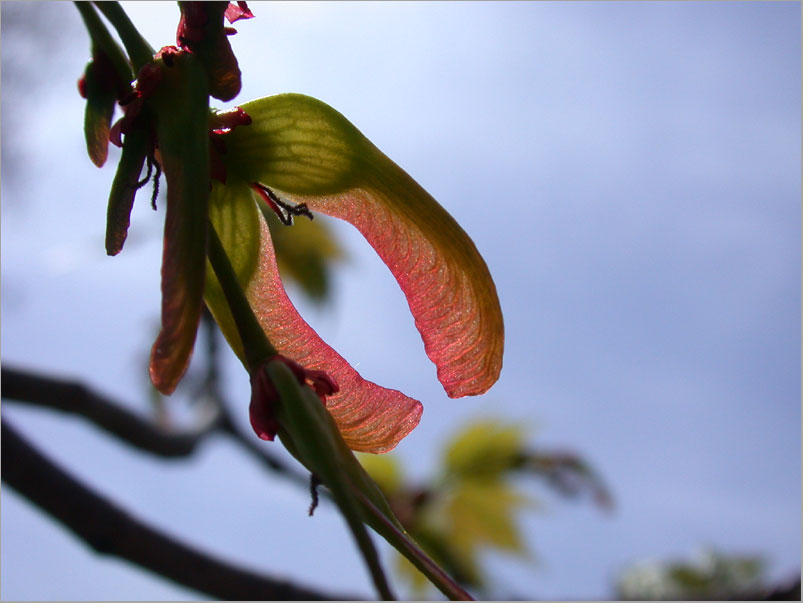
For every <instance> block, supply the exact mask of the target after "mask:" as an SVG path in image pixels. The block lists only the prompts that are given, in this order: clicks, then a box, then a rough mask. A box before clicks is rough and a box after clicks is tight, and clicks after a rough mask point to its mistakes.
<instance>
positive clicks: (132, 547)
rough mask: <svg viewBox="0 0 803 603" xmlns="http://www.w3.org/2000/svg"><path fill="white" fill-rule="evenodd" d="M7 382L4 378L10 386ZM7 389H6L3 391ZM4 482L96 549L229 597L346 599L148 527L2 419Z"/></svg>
mask: <svg viewBox="0 0 803 603" xmlns="http://www.w3.org/2000/svg"><path fill="white" fill-rule="evenodd" d="M5 386H6V383H5V381H4V382H3V387H4V389H5ZM4 393H5V392H4ZM0 437H2V477H3V481H4V482H6V483H7V484H8V485H10V486H11V487H12V488H14V489H15V490H17V491H18V492H19V493H20V494H22V495H23V496H25V497H26V498H28V499H29V500H30V501H31V502H33V503H34V504H36V505H37V506H39V507H40V508H41V509H42V510H44V511H45V512H47V513H48V514H50V515H51V516H52V517H54V518H56V519H57V520H58V521H60V522H61V523H62V524H64V525H65V526H66V527H67V528H69V529H70V530H71V531H72V532H73V533H75V534H76V535H77V536H78V537H79V538H81V539H82V540H84V541H85V542H86V543H87V544H89V546H91V547H92V548H93V549H94V550H95V551H97V552H98V553H101V554H105V555H112V556H115V557H120V558H122V559H126V560H128V561H131V562H133V563H135V564H137V565H139V566H141V567H144V568H147V569H149V570H151V571H153V572H156V573H157V574H159V575H161V576H164V577H167V578H169V579H171V580H174V581H176V582H178V583H179V584H182V585H184V586H187V587H189V588H192V589H195V590H198V591H201V592H203V593H206V594H209V595H211V596H213V597H218V598H220V599H225V600H291V601H297V600H310V599H316V600H320V599H323V600H343V599H346V600H348V599H353V598H354V597H353V596H351V595H326V594H324V593H322V592H318V591H315V590H312V589H308V588H305V587H301V586H296V585H294V584H292V583H290V582H287V581H284V580H278V579H273V578H268V577H264V576H260V575H258V574H255V573H253V572H249V571H246V570H243V569H240V568H237V567H235V566H233V565H230V564H228V563H226V562H224V561H220V560H218V559H215V558H213V557H211V556H209V555H206V554H204V553H201V552H199V551H197V550H195V549H192V548H190V547H189V546H187V545H185V544H182V543H180V542H178V541H176V540H173V539H171V538H169V537H167V536H165V535H164V534H162V533H160V532H158V531H156V530H154V529H153V528H151V527H149V526H147V525H145V524H144V523H142V522H141V521H140V520H138V519H136V518H135V517H133V516H131V515H130V514H129V513H127V512H126V511H124V510H123V509H121V508H120V507H118V506H116V505H114V504H112V503H111V502H109V501H108V500H106V499H105V498H103V497H102V496H100V495H99V494H97V493H96V492H94V491H93V490H91V489H90V488H88V487H87V486H85V485H83V484H82V483H80V482H79V481H78V480H76V479H75V478H73V477H72V476H70V475H69V474H67V473H66V472H64V471H63V470H62V469H60V468H59V467H57V466H56V465H55V464H53V463H52V462H51V461H50V460H49V459H48V458H46V457H45V456H43V455H42V454H41V453H39V452H38V451H37V450H35V449H34V448H33V447H32V446H31V445H30V444H28V442H26V441H25V439H24V438H22V436H20V435H19V434H18V433H17V432H16V431H15V430H14V429H13V428H12V427H11V426H10V425H9V424H8V421H7V420H3V423H2V436H0Z"/></svg>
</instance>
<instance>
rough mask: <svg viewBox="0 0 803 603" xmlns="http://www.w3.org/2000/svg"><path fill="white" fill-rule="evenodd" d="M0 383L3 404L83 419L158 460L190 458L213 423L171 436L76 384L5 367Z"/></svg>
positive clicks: (0, 375)
mask: <svg viewBox="0 0 803 603" xmlns="http://www.w3.org/2000/svg"><path fill="white" fill-rule="evenodd" d="M0 380H1V381H2V386H3V389H2V397H3V399H4V400H14V401H16V402H20V403H23V404H29V405H33V406H42V407H45V408H51V409H53V410H59V411H62V412H66V413H71V414H74V415H79V416H82V417H84V418H85V419H88V420H89V421H91V422H92V423H94V424H95V425H97V426H98V427H100V428H101V429H103V430H105V431H107V432H109V433H111V434H113V435H115V436H117V437H118V438H120V439H121V440H123V441H124V442H126V443H128V444H130V445H132V446H134V447H136V448H139V449H141V450H144V451H146V452H150V453H151V454H156V455H158V456H164V457H177V456H188V455H190V454H192V453H193V452H194V450H195V448H196V446H197V445H198V444H199V443H200V442H201V440H202V439H203V438H204V436H205V435H206V434H207V433H208V432H209V431H210V430H211V429H212V428H213V427H214V426H215V422H216V418H215V417H212V418H211V419H210V420H209V421H208V422H207V423H206V424H204V425H202V426H201V427H200V428H199V429H196V430H193V431H181V432H170V431H165V430H164V429H161V428H159V427H157V426H156V425H154V424H153V423H152V422H151V421H148V420H146V419H143V418H142V417H140V416H139V415H138V414H136V413H133V412H131V411H130V410H128V409H126V408H125V407H124V406H123V405H121V404H119V403H117V402H114V401H112V400H110V399H109V398H105V397H103V396H101V395H99V394H97V393H95V392H94V391H92V390H91V389H89V388H88V387H86V386H85V385H83V384H81V383H77V382H75V381H67V380H62V379H56V378H53V377H45V376H43V375H38V374H35V373H29V372H26V371H23V370H19V369H13V368H7V367H5V366H4V367H3V368H2V372H1V373H0Z"/></svg>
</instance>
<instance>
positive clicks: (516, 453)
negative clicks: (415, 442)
mask: <svg viewBox="0 0 803 603" xmlns="http://www.w3.org/2000/svg"><path fill="white" fill-rule="evenodd" d="M523 440H524V429H523V428H522V427H521V426H520V425H505V424H502V423H499V422H496V421H492V420H488V421H480V422H477V423H474V424H471V425H469V426H468V427H467V428H465V429H463V430H462V431H461V432H460V433H459V434H458V435H457V437H455V439H454V440H452V442H451V443H450V444H449V445H448V446H447V448H446V452H445V455H444V472H445V474H446V475H447V476H454V477H460V478H479V479H495V478H499V477H500V476H501V474H502V473H504V472H505V471H508V470H509V469H511V468H512V467H513V466H515V465H516V463H517V461H518V459H519V458H520V457H521V453H522V446H523V444H522V443H523Z"/></svg>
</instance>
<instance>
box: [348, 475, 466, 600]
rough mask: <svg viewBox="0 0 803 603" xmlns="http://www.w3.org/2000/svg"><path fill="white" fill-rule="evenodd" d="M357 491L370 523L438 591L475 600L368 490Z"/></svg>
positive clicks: (450, 595) (355, 489)
mask: <svg viewBox="0 0 803 603" xmlns="http://www.w3.org/2000/svg"><path fill="white" fill-rule="evenodd" d="M354 492H355V494H356V496H357V498H358V499H359V501H360V503H361V504H362V505H363V508H364V509H365V511H366V523H367V524H368V525H369V526H371V527H372V528H373V529H374V531H375V532H377V533H378V534H379V535H381V536H382V537H383V538H384V539H385V540H386V541H387V542H388V543H389V544H390V545H391V546H393V547H394V548H395V549H396V550H397V551H398V552H399V553H401V554H402V555H404V556H405V557H406V558H407V560H408V561H410V563H412V564H413V565H414V566H415V567H417V568H418V570H419V571H420V572H421V573H422V574H424V575H425V576H426V577H427V578H429V581H430V582H432V584H434V585H435V586H436V587H437V588H438V590H440V591H441V592H442V593H443V594H444V595H446V596H447V597H449V599H450V600H452V601H473V600H474V598H473V597H472V596H471V595H470V594H468V593H467V592H466V591H465V590H464V589H463V588H462V587H461V586H460V585H459V584H458V583H457V582H455V581H454V580H453V579H452V577H451V576H449V574H447V573H446V572H444V571H443V570H442V569H441V567H440V566H439V565H438V564H437V563H435V562H434V561H433V560H432V559H430V557H429V556H428V555H427V554H426V553H425V552H424V551H423V550H422V549H421V547H420V546H419V545H418V544H417V543H416V542H415V541H414V540H413V539H412V538H410V536H409V535H408V534H407V533H406V532H405V531H404V530H403V529H399V528H398V527H397V526H396V525H395V524H394V522H393V521H391V519H390V518H389V517H388V516H387V515H386V514H385V513H383V512H382V511H380V510H379V509H378V508H377V507H376V505H374V503H373V502H372V501H371V500H370V499H369V498H368V497H367V496H366V495H365V493H363V492H361V491H360V490H359V489H358V488H354Z"/></svg>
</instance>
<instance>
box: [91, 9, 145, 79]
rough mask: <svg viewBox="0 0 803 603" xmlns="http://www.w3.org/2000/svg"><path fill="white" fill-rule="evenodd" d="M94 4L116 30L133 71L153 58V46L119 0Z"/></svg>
mask: <svg viewBox="0 0 803 603" xmlns="http://www.w3.org/2000/svg"><path fill="white" fill-rule="evenodd" d="M95 6H96V7H97V9H98V10H99V11H100V12H101V13H103V16H104V17H106V18H107V19H108V20H109V23H111V24H112V25H113V26H114V29H116V30H117V34H118V35H119V36H120V39H121V40H122V41H123V46H125V49H126V51H127V52H128V56H129V57H131V63H132V64H133V65H134V71H139V70H140V69H141V68H142V67H144V66H145V65H147V64H148V63H150V62H151V61H152V60H153V55H154V51H153V48H151V45H150V44H148V42H147V41H146V40H145V38H143V37H142V36H141V35H140V33H139V31H138V30H137V28H136V27H135V26H134V24H133V23H132V22H131V19H129V18H128V15H127V14H125V11H124V10H123V7H121V6H120V3H119V2H95Z"/></svg>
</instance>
